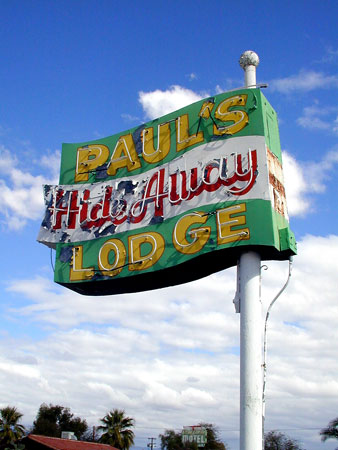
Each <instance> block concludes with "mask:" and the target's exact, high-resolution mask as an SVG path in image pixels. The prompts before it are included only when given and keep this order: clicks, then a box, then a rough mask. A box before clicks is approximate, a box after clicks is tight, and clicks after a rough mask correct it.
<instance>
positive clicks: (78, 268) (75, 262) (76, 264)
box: [69, 245, 94, 281]
mask: <svg viewBox="0 0 338 450" xmlns="http://www.w3.org/2000/svg"><path fill="white" fill-rule="evenodd" d="M93 276H94V267H88V268H87V269H84V268H83V246H82V245H78V246H77V247H73V256H72V263H71V266H70V272H69V280H70V281H82V280H88V279H89V278H93Z"/></svg>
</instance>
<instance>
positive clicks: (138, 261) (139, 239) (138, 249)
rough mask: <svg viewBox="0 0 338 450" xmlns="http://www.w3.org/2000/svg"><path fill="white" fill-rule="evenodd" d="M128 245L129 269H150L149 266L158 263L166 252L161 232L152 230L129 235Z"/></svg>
mask: <svg viewBox="0 0 338 450" xmlns="http://www.w3.org/2000/svg"><path fill="white" fill-rule="evenodd" d="M149 246H150V248H149ZM128 247H129V263H130V265H129V270H144V269H149V267H151V266H153V265H154V264H156V263H157V261H158V260H159V259H160V258H161V256H162V255H163V252H164V248H165V242H164V238H163V236H162V235H161V234H160V233H156V231H150V232H149V233H144V234H136V235H133V236H129V238H128ZM142 247H143V252H142ZM147 247H148V248H147ZM144 249H146V254H144V253H145V252H144ZM142 253H143V254H142Z"/></svg>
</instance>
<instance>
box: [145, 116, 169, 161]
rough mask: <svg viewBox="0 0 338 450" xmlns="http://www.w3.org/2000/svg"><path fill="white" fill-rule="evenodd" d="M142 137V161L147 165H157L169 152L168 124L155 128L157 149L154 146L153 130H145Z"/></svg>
mask: <svg viewBox="0 0 338 450" xmlns="http://www.w3.org/2000/svg"><path fill="white" fill-rule="evenodd" d="M142 137H143V159H144V160H145V161H147V163H150V164H153V163H158V162H160V161H162V159H164V158H165V157H166V156H167V155H168V153H169V151H170V123H162V124H160V125H159V126H158V128H157V149H156V150H155V146H154V128H153V127H151V128H145V129H144V130H143V133H142Z"/></svg>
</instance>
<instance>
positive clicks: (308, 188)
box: [283, 148, 338, 216]
mask: <svg viewBox="0 0 338 450" xmlns="http://www.w3.org/2000/svg"><path fill="white" fill-rule="evenodd" d="M337 164H338V150H337V149H336V148H334V149H333V150H331V151H329V152H328V153H326V154H325V155H324V156H323V158H322V159H321V160H320V161H317V162H314V161H306V162H301V161H297V160H296V159H295V158H294V157H293V156H292V155H291V154H289V153H288V152H286V151H284V152H283V169H284V180H285V190H286V196H287V202H288V211H289V215H290V216H301V215H305V214H307V213H311V212H313V210H314V207H313V201H312V200H313V195H314V194H322V193H324V192H325V190H326V182H327V180H328V178H329V177H330V173H331V172H332V171H333V170H334V169H335V166H336V165H337Z"/></svg>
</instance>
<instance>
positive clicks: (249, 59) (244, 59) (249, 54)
mask: <svg viewBox="0 0 338 450" xmlns="http://www.w3.org/2000/svg"><path fill="white" fill-rule="evenodd" d="M239 64H240V66H241V67H242V69H244V70H245V69H246V68H247V67H248V66H255V67H257V66H258V64H259V57H258V55H257V53H255V52H253V51H252V50H247V51H246V52H244V53H242V54H241V57H240V58H239Z"/></svg>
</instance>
